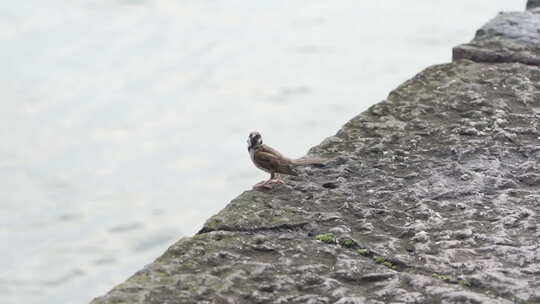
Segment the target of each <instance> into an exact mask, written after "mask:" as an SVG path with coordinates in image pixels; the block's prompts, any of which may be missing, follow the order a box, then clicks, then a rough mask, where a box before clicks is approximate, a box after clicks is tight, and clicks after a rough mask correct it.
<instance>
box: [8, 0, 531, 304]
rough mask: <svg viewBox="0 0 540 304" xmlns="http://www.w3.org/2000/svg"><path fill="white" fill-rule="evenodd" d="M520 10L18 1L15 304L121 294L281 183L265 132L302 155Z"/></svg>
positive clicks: (11, 64) (11, 197)
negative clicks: (261, 143)
mask: <svg viewBox="0 0 540 304" xmlns="http://www.w3.org/2000/svg"><path fill="white" fill-rule="evenodd" d="M510 2H512V3H510ZM520 2H522V1H508V0H476V1H471V0H456V1H451V2H448V1H433V0H418V1H414V4H413V3H412V2H411V3H407V4H408V5H405V4H404V3H405V2H404V1H401V0H388V1H358V0H346V1H345V0H344V1H339V2H335V1H323V0H310V1H308V0H304V1H300V0H296V1H291V0H279V1H278V0H273V1H234V0H233V1H223V0H214V1H210V0H182V1H172V0H170V1H167V0H162V1H144V0H123V1H99V0H95V1H82V0H80V1H73V0H69V1H68V0H50V1H41V0H29V1H19V2H14V1H3V2H0V43H1V46H2V47H1V50H0V54H1V56H0V68H1V69H0V83H1V84H0V88H1V90H0V94H1V95H0V96H1V101H0V102H1V103H0V104H1V108H0V123H1V125H0V126H1V127H0V135H1V139H2V140H1V142H0V183H1V184H2V191H0V241H1V243H0V252H1V256H0V269H1V270H2V271H1V273H2V275H1V276H0V302H1V303H85V302H88V301H89V300H90V299H91V298H92V297H94V296H97V295H101V294H103V293H105V292H106V291H107V290H109V289H110V288H112V287H113V286H114V285H115V284H118V283H120V282H121V281H123V280H125V279H126V278H127V277H128V276H130V275H131V274H132V273H134V272H135V271H136V270H138V269H140V268H141V267H143V266H144V265H145V264H147V263H150V262H152V261H153V259H155V258H156V257H158V256H159V255H160V254H161V253H162V252H163V251H164V250H165V249H166V248H167V247H168V246H169V245H170V244H172V243H173V242H174V241H176V240H178V239H179V238H180V237H182V236H188V235H192V234H193V233H195V232H196V231H197V230H198V229H199V228H200V227H201V225H202V224H203V222H204V220H205V219H206V218H208V217H209V216H210V215H212V214H214V213H216V212H217V211H219V210H220V209H221V208H222V207H223V206H225V205H226V204H227V203H228V202H229V201H230V200H231V199H232V198H234V197H235V196H236V195H238V194H239V193H240V192H241V191H243V190H246V189H249V188H250V187H251V185H253V184H254V183H256V182H258V181H260V180H262V179H265V178H267V176H266V175H265V174H264V173H262V172H260V171H258V170H257V169H255V168H254V167H253V166H252V165H251V163H250V161H249V156H248V153H247V149H246V146H245V140H246V137H247V134H248V133H249V132H250V131H252V130H259V131H261V133H262V134H263V137H264V139H265V141H266V143H269V144H270V145H272V146H274V147H276V148H278V149H279V150H281V151H282V152H283V153H285V154H287V155H289V156H291V157H299V156H302V155H303V154H304V153H306V152H307V150H308V148H309V147H311V146H313V145H316V144H318V143H319V142H320V141H321V140H322V139H324V138H325V137H326V136H329V135H332V134H334V133H335V132H336V131H337V130H338V129H339V128H340V126H341V125H342V124H343V123H345V122H346V121H347V120H348V119H350V118H351V117H353V116H354V115H355V114H357V113H359V112H361V111H363V110H365V109H366V108H367V107H368V106H369V105H371V104H373V103H375V102H378V101H380V100H382V99H384V98H385V96H386V95H387V94H388V92H389V91H390V90H391V89H393V88H394V87H396V86H397V85H399V84H400V83H401V82H403V81H404V80H406V79H407V78H409V77H411V76H413V75H414V74H415V73H417V72H419V71H420V70H421V69H423V68H424V67H426V66H428V65H431V64H434V63H441V62H447V61H449V60H450V54H451V47H452V46H454V45H457V44H459V43H461V42H466V41H468V40H470V39H471V38H472V36H473V34H474V31H475V29H477V28H478V27H479V26H480V25H482V24H483V23H484V22H486V21H487V20H488V19H490V18H491V17H493V16H494V15H495V14H496V13H497V12H498V11H499V10H522V9H523V7H524V6H525V3H520ZM523 2H524V1H523ZM379 3H380V4H379Z"/></svg>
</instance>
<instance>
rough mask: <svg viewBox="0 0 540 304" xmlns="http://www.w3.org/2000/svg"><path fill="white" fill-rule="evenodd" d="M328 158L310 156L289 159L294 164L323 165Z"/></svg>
mask: <svg viewBox="0 0 540 304" xmlns="http://www.w3.org/2000/svg"><path fill="white" fill-rule="evenodd" d="M327 161H328V159H326V158H314V157H313V158H312V157H301V158H297V159H291V163H292V164H293V165H296V166H307V165H319V166H324V165H326V162H327Z"/></svg>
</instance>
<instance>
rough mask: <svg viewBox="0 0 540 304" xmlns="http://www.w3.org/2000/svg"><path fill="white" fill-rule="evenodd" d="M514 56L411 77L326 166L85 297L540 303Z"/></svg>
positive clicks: (539, 204)
mask: <svg viewBox="0 0 540 304" xmlns="http://www.w3.org/2000/svg"><path fill="white" fill-rule="evenodd" d="M522 16H523V15H522ZM525 20H527V19H525ZM526 22H528V21H526ZM516 40H519V39H517V38H516ZM537 55H538V53H536V55H535V56H537ZM520 62H521V61H519V60H518V62H514V63H500V64H490V63H479V62H474V61H470V60H458V61H454V62H452V63H449V64H444V65H437V66H433V67H430V68H428V69H426V70H424V71H423V72H421V73H420V74H418V75H417V76H415V77H414V78H412V79H411V80H409V81H407V82H405V83H404V84H403V85H401V86H400V87H398V88H397V89H396V90H394V91H392V92H391V93H390V94H389V96H388V99H387V100H385V101H382V102H380V103H379V104H376V105H374V106H372V107H371V108H370V109H369V110H368V111H366V112H364V113H362V114H360V115H358V116H356V117H354V118H353V119H352V120H350V121H349V122H348V123H347V124H345V125H344V126H343V128H342V129H341V130H339V132H338V133H337V134H336V135H335V136H331V137H329V138H327V139H325V140H324V141H323V142H322V143H321V144H320V145H318V146H316V147H314V148H312V149H311V150H310V154H311V155H317V156H324V157H328V158H330V159H331V161H329V162H328V164H327V165H326V166H325V167H323V168H310V167H307V168H304V169H303V170H302V171H301V172H300V175H299V176H297V177H290V178H287V177H285V181H286V185H276V186H275V187H274V188H273V189H271V190H251V191H246V192H244V193H243V194H241V195H240V196H239V197H238V198H236V199H235V200H233V201H232V202H231V203H230V204H229V205H228V206H227V207H226V208H225V209H223V210H222V211H221V212H220V213H218V214H217V215H215V216H213V217H212V218H210V219H209V220H208V221H207V222H206V224H205V225H204V227H203V228H202V229H201V231H200V232H199V233H198V234H197V235H196V236H194V237H189V238H183V239H181V240H180V241H178V242H177V243H175V244H174V245H172V246H171V247H170V248H169V249H168V250H167V251H166V252H165V253H164V254H163V255H162V256H161V257H159V258H158V259H157V260H156V261H155V262H154V263H152V264H150V265H148V266H146V267H145V268H144V269H142V270H140V271H139V272H137V273H136V274H135V275H133V276H132V277H131V278H129V279H128V280H127V281H126V282H124V283H122V284H120V285H118V286H117V287H115V288H114V289H113V290H112V291H110V292H109V293H108V294H106V295H104V296H102V297H99V298H96V299H94V301H92V303H94V304H98V303H276V304H277V303H306V304H315V303H339V304H349V303H351V304H353V303H354V304H356V303H367V304H380V303H540V279H539V277H540V242H539V239H540V170H539V169H540V168H539V167H540V165H539V162H538V161H539V158H540V131H539V124H540V67H538V66H534V65H530V64H523V63H520Z"/></svg>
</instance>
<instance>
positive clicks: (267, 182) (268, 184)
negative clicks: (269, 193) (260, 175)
mask: <svg viewBox="0 0 540 304" xmlns="http://www.w3.org/2000/svg"><path fill="white" fill-rule="evenodd" d="M273 176H274V173H271V174H270V179H269V180H265V181H262V182H260V183H257V184H255V185H254V186H253V188H268V189H270V188H272V185H271V181H272V178H273Z"/></svg>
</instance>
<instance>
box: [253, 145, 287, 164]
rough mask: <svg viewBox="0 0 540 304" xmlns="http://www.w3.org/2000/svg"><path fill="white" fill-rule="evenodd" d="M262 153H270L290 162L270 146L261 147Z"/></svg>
mask: <svg viewBox="0 0 540 304" xmlns="http://www.w3.org/2000/svg"><path fill="white" fill-rule="evenodd" d="M259 149H260V150H261V151H262V152H265V153H270V154H273V155H275V156H277V157H279V158H282V159H286V160H289V159H288V158H286V157H285V156H283V154H281V153H279V152H278V151H277V150H276V149H274V148H272V147H270V146H267V145H261V146H260V148H259Z"/></svg>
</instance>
